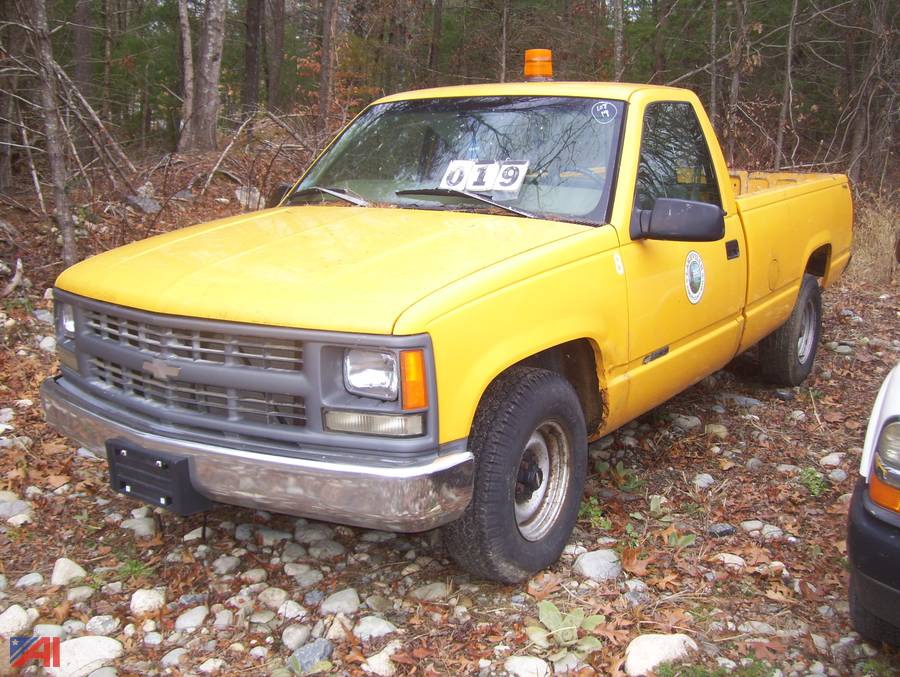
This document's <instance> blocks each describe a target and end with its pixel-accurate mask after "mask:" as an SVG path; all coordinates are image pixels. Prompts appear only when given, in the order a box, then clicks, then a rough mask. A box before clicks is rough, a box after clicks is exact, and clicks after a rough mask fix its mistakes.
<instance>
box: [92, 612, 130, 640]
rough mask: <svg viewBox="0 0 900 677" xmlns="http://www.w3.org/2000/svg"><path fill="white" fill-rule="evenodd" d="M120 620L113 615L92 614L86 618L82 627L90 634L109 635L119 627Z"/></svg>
mask: <svg viewBox="0 0 900 677" xmlns="http://www.w3.org/2000/svg"><path fill="white" fill-rule="evenodd" d="M121 624H122V623H121V621H119V619H118V618H116V617H115V616H110V615H108V614H103V615H102V616H92V617H91V618H90V619H88V622H87V623H86V624H85V626H84V629H85V630H86V631H87V632H88V633H90V634H92V635H103V636H106V635H111V634H113V633H114V632H115V631H116V630H118V629H119V626H120V625H121Z"/></svg>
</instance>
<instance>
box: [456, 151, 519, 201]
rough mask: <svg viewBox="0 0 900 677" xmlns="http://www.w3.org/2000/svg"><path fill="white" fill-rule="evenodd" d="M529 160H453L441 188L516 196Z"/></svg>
mask: <svg viewBox="0 0 900 677" xmlns="http://www.w3.org/2000/svg"><path fill="white" fill-rule="evenodd" d="M527 171H528V162H527V161H526V162H477V161H475V160H451V162H450V164H449V165H447V171H445V172H444V178H442V179H441V184H440V187H441V188H445V189H448V190H467V191H470V192H473V193H489V192H501V193H507V194H508V195H509V196H511V197H515V196H516V195H518V194H519V191H520V190H521V189H522V183H523V182H524V181H525V173H526V172H527Z"/></svg>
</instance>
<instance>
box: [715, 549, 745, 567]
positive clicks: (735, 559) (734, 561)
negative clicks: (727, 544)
mask: <svg viewBox="0 0 900 677" xmlns="http://www.w3.org/2000/svg"><path fill="white" fill-rule="evenodd" d="M713 559H714V560H715V561H717V562H721V563H722V564H724V565H725V568H726V569H731V570H733V571H740V570H741V569H743V568H744V567H745V566H747V562H746V561H744V558H743V557H740V556H738V555H733V554H731V553H730V552H720V553H719V554H718V555H716V556H715V557H714V558H713Z"/></svg>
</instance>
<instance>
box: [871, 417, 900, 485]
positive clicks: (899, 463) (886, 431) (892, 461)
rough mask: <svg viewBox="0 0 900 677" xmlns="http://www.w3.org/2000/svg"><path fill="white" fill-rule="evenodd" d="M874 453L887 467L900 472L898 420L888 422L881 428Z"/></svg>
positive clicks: (899, 425)
mask: <svg viewBox="0 0 900 677" xmlns="http://www.w3.org/2000/svg"><path fill="white" fill-rule="evenodd" d="M875 453H876V454H877V456H878V460H879V461H880V462H881V463H882V464H883V465H884V466H886V467H887V469H889V470H893V471H894V472H895V473H898V474H900V421H894V422H893V423H888V424H887V425H886V426H884V428H882V429H881V435H880V436H879V437H878V446H876V447H875Z"/></svg>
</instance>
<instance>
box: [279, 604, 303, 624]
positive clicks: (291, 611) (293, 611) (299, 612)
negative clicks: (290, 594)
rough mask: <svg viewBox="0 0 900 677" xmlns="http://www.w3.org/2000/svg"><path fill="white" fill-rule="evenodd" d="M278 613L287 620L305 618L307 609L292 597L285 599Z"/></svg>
mask: <svg viewBox="0 0 900 677" xmlns="http://www.w3.org/2000/svg"><path fill="white" fill-rule="evenodd" d="M278 615H279V616H280V617H281V618H284V619H285V620H288V621H290V620H293V619H295V618H303V617H304V616H305V615H306V609H304V608H303V607H302V606H300V605H299V604H297V602H295V601H294V600H292V599H289V600H287V601H285V602H284V603H283V604H282V605H281V606H280V607H278Z"/></svg>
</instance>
